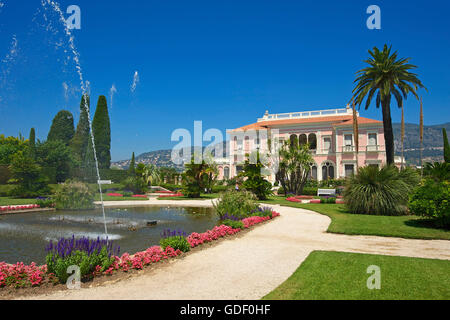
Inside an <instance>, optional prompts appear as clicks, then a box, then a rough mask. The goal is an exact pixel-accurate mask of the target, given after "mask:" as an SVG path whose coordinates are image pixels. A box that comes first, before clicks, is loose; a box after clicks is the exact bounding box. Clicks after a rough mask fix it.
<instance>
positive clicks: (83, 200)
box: [54, 180, 95, 210]
mask: <svg viewBox="0 0 450 320" xmlns="http://www.w3.org/2000/svg"><path fill="white" fill-rule="evenodd" d="M94 197H95V192H94V191H92V190H91V189H90V188H89V186H88V185H87V184H85V183H83V182H78V181H70V180H69V181H67V182H65V183H63V184H62V185H60V186H59V188H58V190H57V191H56V193H55V197H54V198H55V207H56V209H60V210H89V209H93V208H94Z"/></svg>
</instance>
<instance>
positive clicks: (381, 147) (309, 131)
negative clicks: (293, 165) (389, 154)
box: [217, 106, 386, 182]
mask: <svg viewBox="0 0 450 320" xmlns="http://www.w3.org/2000/svg"><path fill="white" fill-rule="evenodd" d="M358 124H359V152H358V153H356V147H355V137H354V135H353V111H352V109H351V108H350V107H349V106H347V107H346V108H342V109H332V110H321V111H307V112H293V113H285V114H269V112H268V111H267V112H266V113H265V115H264V116H263V118H260V119H258V120H257V122H256V123H253V124H250V125H247V126H244V127H241V128H238V129H235V130H230V131H228V134H229V136H230V142H229V149H230V150H229V157H228V158H224V159H218V160H217V164H218V167H219V179H230V178H233V177H235V176H236V175H237V174H239V172H240V171H241V170H242V168H243V167H242V165H243V163H244V161H245V159H246V158H247V157H248V155H249V154H251V153H252V152H254V151H256V150H259V152H260V153H261V154H264V153H266V154H270V151H269V150H274V148H273V145H274V143H275V146H276V145H281V144H282V143H284V141H288V140H290V139H292V138H293V137H294V136H297V138H298V140H299V143H303V144H306V143H309V146H310V150H311V154H312V156H313V159H314V163H312V166H311V178H312V179H315V180H318V181H322V180H327V179H339V178H345V177H348V176H350V175H352V174H353V173H354V172H355V171H356V168H357V164H358V165H359V166H360V167H361V166H367V165H374V166H383V165H385V163H386V151H385V150H386V149H385V142H384V132H383V123H382V122H381V121H377V120H372V119H368V118H363V117H360V116H359V113H358ZM269 137H270V138H269ZM273 141H276V142H273ZM269 145H271V146H272V147H269ZM267 179H268V180H269V181H271V182H275V174H274V173H272V174H271V175H270V176H267Z"/></svg>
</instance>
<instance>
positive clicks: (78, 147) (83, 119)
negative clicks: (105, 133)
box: [71, 94, 90, 163]
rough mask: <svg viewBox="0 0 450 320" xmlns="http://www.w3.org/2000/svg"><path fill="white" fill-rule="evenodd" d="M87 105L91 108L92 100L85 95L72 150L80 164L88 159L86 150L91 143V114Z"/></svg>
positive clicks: (82, 99)
mask: <svg viewBox="0 0 450 320" xmlns="http://www.w3.org/2000/svg"><path fill="white" fill-rule="evenodd" d="M85 104H86V105H87V106H88V109H89V108H90V98H89V96H88V95H87V94H85V95H83V97H82V98H81V104H80V120H79V121H78V125H77V130H76V132H75V135H74V137H73V139H72V142H71V148H72V152H73V155H74V157H75V159H77V160H78V161H79V162H80V163H81V162H82V161H83V160H84V159H85V158H86V150H87V148H88V143H89V139H90V138H89V134H90V130H89V114H88V110H86V107H85Z"/></svg>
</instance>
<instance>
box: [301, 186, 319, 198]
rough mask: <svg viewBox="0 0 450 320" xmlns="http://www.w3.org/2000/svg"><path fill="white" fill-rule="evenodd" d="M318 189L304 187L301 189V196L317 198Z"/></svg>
mask: <svg viewBox="0 0 450 320" xmlns="http://www.w3.org/2000/svg"><path fill="white" fill-rule="evenodd" d="M318 191H319V189H318V188H314V187H305V188H303V192H302V196H317V192H318Z"/></svg>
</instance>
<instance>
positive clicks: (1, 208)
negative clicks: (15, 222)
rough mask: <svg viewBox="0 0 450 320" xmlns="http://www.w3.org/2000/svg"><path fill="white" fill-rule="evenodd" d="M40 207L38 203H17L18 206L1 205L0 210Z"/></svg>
mask: <svg viewBox="0 0 450 320" xmlns="http://www.w3.org/2000/svg"><path fill="white" fill-rule="evenodd" d="M40 207H41V206H40V205H38V204H27V205H19V206H3V207H0V212H5V211H21V210H31V209H37V208H40Z"/></svg>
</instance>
